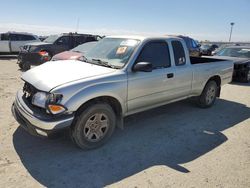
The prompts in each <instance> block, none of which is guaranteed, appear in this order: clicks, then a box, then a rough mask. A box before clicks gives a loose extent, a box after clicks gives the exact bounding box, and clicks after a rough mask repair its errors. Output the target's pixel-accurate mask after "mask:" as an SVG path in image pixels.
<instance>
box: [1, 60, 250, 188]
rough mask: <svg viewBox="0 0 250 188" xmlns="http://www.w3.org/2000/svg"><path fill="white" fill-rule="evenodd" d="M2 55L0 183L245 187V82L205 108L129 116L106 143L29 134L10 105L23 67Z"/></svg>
mask: <svg viewBox="0 0 250 188" xmlns="http://www.w3.org/2000/svg"><path fill="white" fill-rule="evenodd" d="M15 62H16V60H15V59H12V60H8V59H1V60H0V67H1V68H0V79H1V82H0V84H1V85H0V102H1V103H0V105H1V109H0V144H1V145H0V177H1V178H0V187H8V188H10V187H43V186H45V187H103V186H110V187H250V118H249V117H250V84H237V83H234V84H229V85H226V86H224V87H223V88H222V96H221V99H219V100H218V101H217V103H216V105H215V106H213V107H212V108H210V109H200V108H197V107H196V106H195V105H194V104H193V102H192V101H190V100H186V101H182V102H178V103H175V104H170V105H167V106H164V107H161V108H157V109H154V110H150V111H147V112H143V113H139V114H137V115H134V116H131V117H129V118H126V120H125V130H124V131H121V130H116V132H115V134H114V136H113V138H112V139H111V140H110V142H109V143H108V144H106V145H105V146H104V147H102V148H100V149H96V150H92V151H81V150H79V149H78V148H76V147H75V146H74V145H73V144H72V143H71V141H70V139H69V138H68V136H66V135H65V136H63V137H60V138H57V139H54V140H48V139H42V138H37V137H33V136H30V135H29V134H27V133H26V132H25V131H24V130H23V129H22V128H20V127H19V126H18V124H17V123H16V121H15V120H14V118H13V117H12V115H11V112H10V108H11V104H12V101H13V100H14V97H15V93H16V91H17V89H18V88H21V87H22V81H21V80H20V75H21V72H20V71H18V66H17V65H16V63H15Z"/></svg>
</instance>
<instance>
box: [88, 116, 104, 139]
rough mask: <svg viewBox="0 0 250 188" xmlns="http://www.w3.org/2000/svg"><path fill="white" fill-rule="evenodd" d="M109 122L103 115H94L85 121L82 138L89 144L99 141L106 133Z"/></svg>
mask: <svg viewBox="0 0 250 188" xmlns="http://www.w3.org/2000/svg"><path fill="white" fill-rule="evenodd" d="M108 128H109V120H108V117H107V115H105V114H104V113H96V114H94V115H92V116H90V118H89V119H88V120H87V122H86V125H85V127H84V136H85V138H86V139H87V140H89V141H91V142H97V141H99V140H101V139H102V138H103V137H104V136H105V134H106V133H107V131H108Z"/></svg>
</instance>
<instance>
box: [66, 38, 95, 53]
mask: <svg viewBox="0 0 250 188" xmlns="http://www.w3.org/2000/svg"><path fill="white" fill-rule="evenodd" d="M96 43H97V41H94V42H87V43H84V44H81V45H79V46H77V47H75V48H73V49H72V50H70V51H73V52H81V53H86V52H87V51H89V50H90V49H92V48H93V47H94V46H95V45H96Z"/></svg>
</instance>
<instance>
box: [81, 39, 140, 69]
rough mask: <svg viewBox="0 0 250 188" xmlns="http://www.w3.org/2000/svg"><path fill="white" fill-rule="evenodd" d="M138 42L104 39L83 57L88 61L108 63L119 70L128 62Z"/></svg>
mask: <svg viewBox="0 0 250 188" xmlns="http://www.w3.org/2000/svg"><path fill="white" fill-rule="evenodd" d="M138 44H139V40H134V39H125V38H104V39H102V40H100V41H99V42H98V43H97V44H96V45H95V46H94V47H93V48H92V49H91V50H90V51H88V52H87V53H86V55H85V57H86V58H87V59H88V60H99V63H100V61H105V62H108V63H109V64H110V65H113V66H115V67H118V68H121V67H123V66H124V65H125V64H126V63H127V62H128V60H129V58H130V56H131V54H132V53H133V51H134V49H135V48H136V47H137V45H138Z"/></svg>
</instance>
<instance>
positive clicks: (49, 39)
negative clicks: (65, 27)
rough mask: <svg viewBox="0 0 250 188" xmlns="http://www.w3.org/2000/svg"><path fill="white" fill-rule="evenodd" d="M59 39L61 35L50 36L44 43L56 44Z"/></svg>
mask: <svg viewBox="0 0 250 188" xmlns="http://www.w3.org/2000/svg"><path fill="white" fill-rule="evenodd" d="M59 37H60V35H50V36H49V37H48V38H46V39H45V40H44V41H43V42H47V43H54V42H55V41H56V40H57V39H58V38H59Z"/></svg>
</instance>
